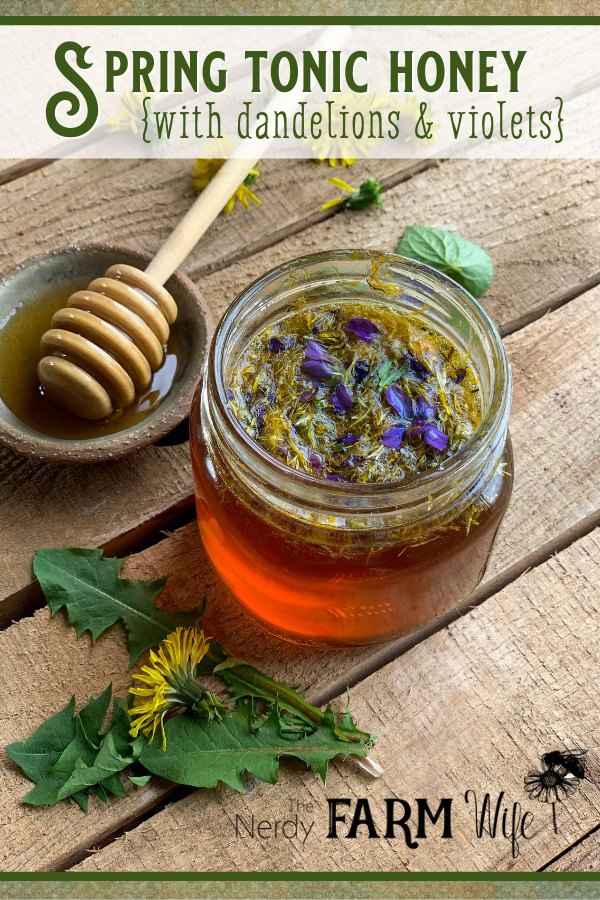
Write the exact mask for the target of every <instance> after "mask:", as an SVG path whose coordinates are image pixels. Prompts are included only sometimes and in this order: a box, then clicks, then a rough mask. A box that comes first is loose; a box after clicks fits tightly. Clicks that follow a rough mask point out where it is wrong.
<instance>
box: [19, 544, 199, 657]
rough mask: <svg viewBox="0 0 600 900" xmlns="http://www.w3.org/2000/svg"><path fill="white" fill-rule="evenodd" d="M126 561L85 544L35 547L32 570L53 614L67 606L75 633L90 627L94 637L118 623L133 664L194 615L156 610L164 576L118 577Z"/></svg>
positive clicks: (187, 623)
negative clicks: (135, 578) (49, 548)
mask: <svg viewBox="0 0 600 900" xmlns="http://www.w3.org/2000/svg"><path fill="white" fill-rule="evenodd" d="M125 561H126V559H118V558H116V557H112V558H104V557H103V556H102V551H101V550H96V549H89V548H70V549H55V550H38V552H37V553H36V554H35V557H34V561H33V570H34V573H35V575H36V578H37V579H38V580H39V582H40V585H41V587H42V590H43V592H44V595H45V597H46V600H47V602H48V606H49V607H50V609H51V611H52V613H56V612H57V611H58V610H59V609H62V608H63V607H66V610H67V616H68V619H69V622H70V623H71V624H72V625H73V626H74V627H75V630H76V632H77V637H80V636H81V635H82V634H83V633H84V632H86V631H89V632H90V634H91V636H92V640H94V641H95V640H96V638H98V637H99V636H100V635H101V634H102V633H103V632H104V631H106V630H107V628H110V627H111V625H114V624H115V623H116V622H122V623H123V625H124V626H125V630H126V632H127V647H128V649H129V654H130V663H131V665H133V664H134V663H135V662H136V660H137V659H138V658H139V657H140V655H141V654H142V653H143V652H144V650H148V649H149V648H150V647H155V646H156V645H157V644H159V643H160V641H161V640H163V638H165V637H166V636H167V635H168V634H169V633H170V632H171V631H174V630H175V628H176V627H177V626H178V625H191V624H193V623H194V622H195V621H196V619H197V614H195V613H179V614H172V613H167V612H164V611H162V610H159V609H157V608H156V606H155V605H154V600H155V599H156V597H158V595H159V594H160V592H161V591H162V589H163V587H164V585H165V582H166V578H155V579H150V580H147V581H130V580H128V579H125V578H119V572H120V571H121V567H122V565H123V563H124V562H125Z"/></svg>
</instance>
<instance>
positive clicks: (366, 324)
mask: <svg viewBox="0 0 600 900" xmlns="http://www.w3.org/2000/svg"><path fill="white" fill-rule="evenodd" d="M346 331H349V332H350V334H353V335H354V336H355V337H357V338H360V340H361V341H364V342H365V343H366V344H371V343H372V342H373V339H374V337H375V335H376V334H379V328H378V327H377V325H375V323H374V322H371V320H370V319H362V318H361V317H360V316H355V317H354V318H353V319H348V321H347V322H346Z"/></svg>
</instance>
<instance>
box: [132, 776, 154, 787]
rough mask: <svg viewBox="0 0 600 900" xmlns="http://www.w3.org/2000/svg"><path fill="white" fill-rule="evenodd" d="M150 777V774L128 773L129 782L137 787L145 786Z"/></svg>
mask: <svg viewBox="0 0 600 900" xmlns="http://www.w3.org/2000/svg"><path fill="white" fill-rule="evenodd" d="M151 778H152V775H130V776H129V780H130V781H131V783H132V784H135V786H136V787H138V788H142V787H145V786H146V785H147V784H148V782H149V781H150V779H151Z"/></svg>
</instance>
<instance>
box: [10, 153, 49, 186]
mask: <svg viewBox="0 0 600 900" xmlns="http://www.w3.org/2000/svg"><path fill="white" fill-rule="evenodd" d="M52 162H53V160H51V159H0V185H3V184H7V183H8V182H9V181H14V180H15V179H16V178H22V177H23V176H24V175H29V174H30V173H31V172H35V171H37V169H43V168H44V167H45V166H49V165H50V164H51V163H52Z"/></svg>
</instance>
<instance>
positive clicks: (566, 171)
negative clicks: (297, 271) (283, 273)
mask: <svg viewBox="0 0 600 900" xmlns="http://www.w3.org/2000/svg"><path fill="white" fill-rule="evenodd" d="M599 173H600V163H598V162H595V161H592V160H577V161H569V162H554V161H550V160H536V161H534V162H528V161H520V162H515V161H509V160H498V161H495V162H482V161H481V160H475V161H467V160H452V161H446V162H444V163H443V164H442V165H441V166H440V167H439V168H438V169H435V170H432V171H429V172H427V173H423V174H421V175H418V176H415V177H414V178H412V179H411V180H410V181H409V182H407V183H406V184H402V185H399V186H398V187H397V188H394V189H392V190H390V191H388V192H387V193H386V195H385V212H384V213H383V214H380V213H378V212H376V211H371V212H366V213H363V214H360V215H357V214H356V213H352V212H350V211H345V212H344V213H342V214H341V215H338V216H335V217H334V218H333V219H329V220H327V221H326V222H323V223H321V224H320V225H317V226H315V227H313V228H311V229H310V230H308V231H307V232H306V233H303V234H300V235H294V236H293V237H291V238H289V239H288V240H286V241H282V242H281V243H279V244H277V245H276V246H274V247H271V248H269V249H268V250H266V251H265V252H264V253H260V254H256V255H255V256H253V257H251V258H250V259H244V260H243V261H241V262H239V263H236V264H235V265H233V266H231V267H229V268H228V269H227V270H226V271H224V272H220V273H218V274H215V275H211V276H209V277H208V278H205V279H204V280H203V282H202V289H203V291H204V293H205V295H206V297H207V298H208V299H209V302H210V303H211V306H212V308H213V309H214V310H215V311H217V312H221V311H222V310H223V309H224V308H225V307H226V306H227V304H228V303H230V302H231V300H232V299H233V298H234V297H235V296H236V295H237V294H238V293H239V291H240V290H241V289H242V288H243V287H244V285H246V284H248V283H249V282H250V281H252V280H253V279H255V278H257V277H258V276H259V275H261V274H262V273H263V272H265V271H267V270H268V269H271V268H273V267H274V266H276V265H278V264H280V263H281V262H283V261H284V260H289V259H293V258H294V257H296V256H301V255H303V254H305V253H313V252H316V251H319V250H327V249H329V248H339V247H375V248H379V249H383V250H388V251H391V250H393V249H394V248H395V247H396V244H397V243H398V240H399V238H400V236H401V235H402V233H403V231H404V229H405V228H406V227H407V226H408V225H413V224H419V225H432V226H434V227H436V228H445V229H449V230H452V231H459V232H460V233H461V234H463V235H464V236H465V237H467V238H470V239H471V240H473V241H476V242H477V243H479V244H481V245H482V246H483V247H485V249H486V250H487V251H488V252H489V254H490V255H491V257H492V260H493V262H494V265H495V269H496V274H495V278H494V281H493V282H492V285H491V287H490V289H489V290H488V291H487V292H486V293H485V295H484V296H483V298H482V301H483V303H484V305H485V307H486V309H487V310H488V311H489V312H490V313H491V315H492V316H493V317H494V319H495V320H496V322H497V323H499V324H500V325H501V327H502V329H503V331H504V332H505V333H506V332H509V331H514V330H515V329H516V328H517V327H520V326H521V325H523V324H525V323H526V322H527V321H530V320H531V319H532V318H534V317H536V316H538V315H540V314H542V313H543V312H546V311H547V310H549V309H552V308H554V307H556V306H559V305H560V304H561V303H562V302H564V300H566V299H571V297H572V296H573V295H574V292H577V291H579V292H580V291H581V290H582V289H585V287H591V286H593V284H596V283H597V282H598V280H599V279H600V253H599V252H598V239H599V237H600V223H599V222H598V221H597V220H596V216H597V215H598V214H599V213H600V179H599V178H598V175H599ZM219 304H220V305H219Z"/></svg>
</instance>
